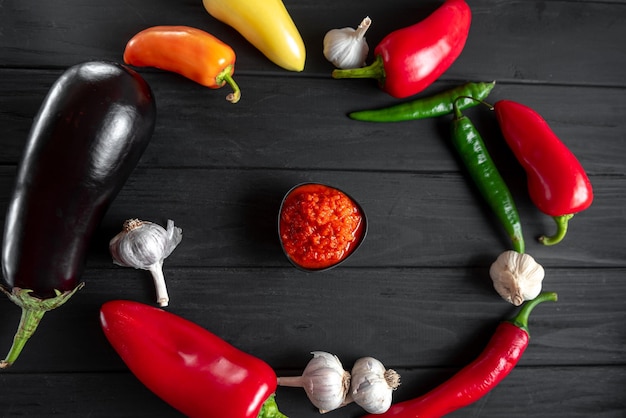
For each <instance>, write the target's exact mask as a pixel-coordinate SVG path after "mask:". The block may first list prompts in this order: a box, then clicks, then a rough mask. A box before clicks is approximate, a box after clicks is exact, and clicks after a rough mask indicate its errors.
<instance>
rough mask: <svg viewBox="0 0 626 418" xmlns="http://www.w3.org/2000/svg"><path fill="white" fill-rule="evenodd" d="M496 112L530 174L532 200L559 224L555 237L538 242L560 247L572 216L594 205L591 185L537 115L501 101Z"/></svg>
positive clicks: (502, 128)
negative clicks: (592, 203) (559, 244)
mask: <svg viewBox="0 0 626 418" xmlns="http://www.w3.org/2000/svg"><path fill="white" fill-rule="evenodd" d="M493 108H494V110H495V112H496V117H497V119H498V123H499V125H500V129H501V131H502V134H503V136H504V138H505V140H506V142H507V143H508V145H509V147H510V148H511V150H512V151H513V153H514V154H515V156H516V158H517V159H518V160H519V162H520V164H521V165H522V166H523V167H524V169H525V171H526V173H527V181H528V191H529V194H530V198H531V199H532V201H533V203H534V204H535V205H536V206H537V208H538V209H539V210H540V211H542V212H543V213H545V214H546V215H549V216H552V217H553V218H554V220H555V222H556V224H557V231H556V233H555V234H554V235H553V236H542V237H540V238H539V240H540V242H542V243H543V244H545V245H554V244H557V243H559V242H560V241H561V240H562V239H563V238H564V237H565V234H566V233H567V225H568V221H569V220H570V219H571V218H572V216H574V214H576V213H578V212H580V211H582V210H584V209H587V208H588V207H589V206H590V205H591V202H592V201H593V189H592V187H591V182H590V181H589V178H588V177H587V174H586V173H585V170H584V169H583V167H582V166H581V164H580V162H579V161H578V159H576V156H574V154H573V153H572V152H571V151H570V150H569V149H568V148H567V146H565V144H564V143H563V142H561V140H560V139H559V138H558V137H557V136H556V134H555V133H554V131H552V129H550V126H548V123H547V122H546V121H545V120H544V119H543V118H542V117H541V115H539V114H538V113H537V112H536V111H534V110H533V109H531V108H529V107H528V106H525V105H523V104H520V103H517V102H513V101H510V100H500V101H498V102H496V103H495V105H494V106H493Z"/></svg>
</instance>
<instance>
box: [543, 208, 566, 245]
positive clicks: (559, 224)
mask: <svg viewBox="0 0 626 418" xmlns="http://www.w3.org/2000/svg"><path fill="white" fill-rule="evenodd" d="M573 217H574V214H573V213H571V214H569V215H561V216H553V217H552V218H553V219H554V222H556V233H555V234H554V235H552V236H546V235H542V236H540V237H539V242H540V243H542V244H543V245H554V244H558V243H559V242H561V241H562V240H563V238H565V234H567V225H568V222H569V220H570V219H572V218H573Z"/></svg>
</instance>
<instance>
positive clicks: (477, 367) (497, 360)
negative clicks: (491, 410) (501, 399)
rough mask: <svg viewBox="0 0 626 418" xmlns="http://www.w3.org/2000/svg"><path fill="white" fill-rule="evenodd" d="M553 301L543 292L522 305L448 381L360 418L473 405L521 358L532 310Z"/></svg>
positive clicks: (430, 416) (413, 416)
mask: <svg viewBox="0 0 626 418" xmlns="http://www.w3.org/2000/svg"><path fill="white" fill-rule="evenodd" d="M556 299H557V294H556V293H554V292H544V293H541V294H539V296H537V297H536V298H535V299H533V300H531V301H528V302H526V304H525V305H524V306H523V307H522V309H521V310H520V311H519V313H518V314H517V315H515V317H513V318H512V319H511V320H510V321H506V322H502V323H501V324H500V325H499V326H498V328H497V329H496V332H495V334H494V335H493V337H492V338H491V340H490V341H489V343H488V344H487V347H486V348H485V349H484V350H483V352H482V353H481V354H480V356H479V357H478V358H477V359H476V360H474V361H473V362H471V363H470V364H468V365H467V366H465V367H464V368H463V369H461V370H460V371H459V372H457V373H456V374H455V375H454V376H452V377H451V378H450V379H449V380H447V381H446V382H444V383H442V384H441V385H439V386H438V387H436V388H435V389H433V390H431V391H430V392H428V393H426V394H424V395H422V396H420V397H419V398H415V399H412V400H408V401H404V402H400V403H397V404H395V405H392V406H391V408H389V410H388V411H387V412H386V413H384V414H379V415H373V414H370V415H366V416H365V417H363V418H376V417H381V418H388V417H395V418H437V417H441V416H444V415H446V414H449V413H451V412H453V411H456V410H458V409H460V408H463V407H465V406H468V405H470V404H472V403H474V402H476V401H477V400H478V399H480V398H482V397H483V396H484V395H486V394H487V393H488V392H489V391H490V390H491V389H493V388H494V387H495V386H496V385H497V384H498V383H500V382H501V381H502V379H504V378H505V377H506V376H507V375H508V374H509V373H510V372H511V370H513V368H514V367H515V366H516V365H517V363H518V361H519V360H520V358H521V357H522V354H524V351H525V350H526V347H528V343H529V335H528V316H529V315H530V312H531V311H532V310H533V308H534V307H535V306H537V305H538V304H539V303H541V302H544V301H556Z"/></svg>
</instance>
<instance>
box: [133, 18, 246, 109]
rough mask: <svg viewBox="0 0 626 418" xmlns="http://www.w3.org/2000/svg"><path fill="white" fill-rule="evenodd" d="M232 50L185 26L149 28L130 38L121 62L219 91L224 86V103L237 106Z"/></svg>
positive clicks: (237, 88)
mask: <svg viewBox="0 0 626 418" xmlns="http://www.w3.org/2000/svg"><path fill="white" fill-rule="evenodd" d="M235 60H236V55H235V52H234V51H233V49H232V48H231V47H230V46H228V45H226V44H225V43H224V42H222V41H221V40H219V39H217V38H216V37H215V36H213V35H211V34H210V33H208V32H205V31H203V30H200V29H196V28H192V27H189V26H153V27H150V28H147V29H144V30H142V31H141V32H139V33H137V34H136V35H135V36H133V37H132V38H131V39H130V40H129V41H128V43H127V44H126V48H125V49H124V62H125V63H126V64H130V65H134V66H137V67H154V68H158V69H161V70H165V71H171V72H175V73H177V74H180V75H182V76H184V77H187V78H188V79H190V80H193V81H195V82H196V83H198V84H201V85H203V86H206V87H209V88H212V89H219V88H220V87H223V86H224V85H226V84H228V85H229V86H230V87H231V88H232V89H233V92H232V93H231V94H229V95H228V96H226V100H228V101H229V102H231V103H237V102H238V101H239V99H240V98H241V90H240V89H239V86H238V85H237V83H235V80H233V78H232V75H233V73H234V72H235Z"/></svg>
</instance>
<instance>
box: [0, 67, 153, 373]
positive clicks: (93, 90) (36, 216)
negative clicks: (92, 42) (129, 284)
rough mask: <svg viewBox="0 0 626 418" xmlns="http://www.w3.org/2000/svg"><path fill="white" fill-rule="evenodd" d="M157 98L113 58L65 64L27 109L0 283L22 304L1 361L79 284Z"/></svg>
mask: <svg viewBox="0 0 626 418" xmlns="http://www.w3.org/2000/svg"><path fill="white" fill-rule="evenodd" d="M155 120H156V104H155V101H154V96H153V94H152V90H151V89H150V86H149V85H148V83H146V81H145V80H144V79H143V78H142V77H141V76H140V75H139V74H138V73H137V72H135V71H133V70H132V69H130V68H128V67H126V66H124V65H121V64H118V63H112V62H102V61H93V62H85V63H82V64H78V65H75V66H73V67H70V68H68V69H67V70H66V71H65V72H64V73H63V74H62V75H61V77H60V78H59V79H58V80H57V81H56V82H55V83H54V84H53V85H52V87H51V89H50V91H49V92H48V95H47V96H46V98H45V99H44V101H43V104H42V105H41V108H40V109H39V112H38V113H37V115H36V116H35V119H34V121H33V125H32V128H31V131H30V133H29V135H28V139H27V141H26V147H25V150H24V154H23V156H22V159H21V162H20V164H19V167H18V172H17V179H16V184H15V189H14V192H13V196H12V197H11V199H10V200H9V206H8V210H7V216H6V220H5V229H4V240H3V244H2V273H3V279H2V283H1V284H2V286H1V288H2V290H3V291H4V293H5V294H7V296H8V297H9V298H10V299H11V301H12V302H14V303H15V304H17V305H18V306H20V307H21V308H22V318H21V320H20V325H19V327H18V330H17V332H16V334H15V337H14V340H13V345H12V347H11V349H10V351H9V354H8V355H7V357H6V358H5V359H4V360H3V361H2V362H0V368H5V367H8V366H10V365H11V364H12V363H13V362H14V361H15V360H16V359H17V357H18V356H19V354H20V352H21V351H22V348H23V347H24V345H25V344H26V341H27V340H28V338H30V336H31V335H32V334H33V333H34V332H35V330H36V328H37V326H38V324H39V321H40V320H41V318H42V317H43V315H44V314H45V312H47V311H49V310H51V309H54V308H57V307H59V306H61V305H62V304H63V303H65V302H66V301H67V300H68V299H69V298H70V297H71V296H72V295H73V294H74V293H75V292H76V291H77V290H78V289H79V288H81V287H82V282H81V276H82V273H83V270H84V268H85V261H86V254H87V250H88V248H89V246H90V241H91V239H92V237H93V235H94V232H95V231H96V229H97V228H98V226H99V224H100V222H101V220H102V218H103V216H104V214H105V212H106V211H107V209H108V207H109V205H110V204H111V202H112V201H113V199H114V198H115V196H116V195H117V194H118V192H119V191H120V189H121V188H122V186H123V185H124V183H125V182H126V180H127V179H128V177H129V176H130V174H131V172H132V171H133V169H134V168H135V166H136V165H137V163H138V162H139V159H140V158H141V156H142V154H143V152H144V150H145V149H146V147H147V145H148V143H149V141H150V138H151V137H152V133H153V131H154V125H155Z"/></svg>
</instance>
